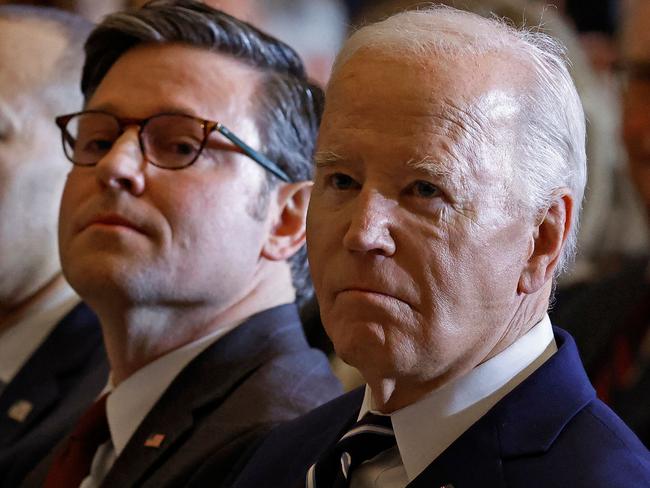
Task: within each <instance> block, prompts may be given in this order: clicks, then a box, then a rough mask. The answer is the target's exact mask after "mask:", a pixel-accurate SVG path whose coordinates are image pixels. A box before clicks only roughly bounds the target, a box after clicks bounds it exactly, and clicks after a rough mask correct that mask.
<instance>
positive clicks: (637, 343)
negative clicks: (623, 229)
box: [553, 0, 650, 446]
mask: <svg viewBox="0 0 650 488" xmlns="http://www.w3.org/2000/svg"><path fill="white" fill-rule="evenodd" d="M649 25H650V2H648V1H647V0H635V1H632V2H630V3H629V4H628V9H627V10H626V11H625V21H624V23H623V32H622V57H623V59H622V76H623V78H624V80H623V81H624V91H623V97H624V99H623V139H624V141H625V145H626V147H627V150H628V166H629V172H630V175H631V179H632V181H633V183H634V184H635V186H636V189H637V190H638V194H639V195H640V197H641V199H642V201H643V202H644V205H645V209H646V216H648V215H650V30H649V29H648V26H649ZM648 229H650V220H648ZM553 318H554V320H555V321H556V322H557V323H558V324H559V325H561V326H563V327H565V328H567V329H569V330H570V331H571V332H572V333H573V334H574V336H575V337H576V341H577V342H578V344H579V345H580V351H581V354H582V358H583V361H584V363H585V366H586V368H587V371H588V373H589V375H590V377H591V380H592V382H593V383H594V385H595V386H596V390H597V392H598V395H599V396H600V398H602V399H603V400H604V401H606V402H607V403H609V404H610V405H611V406H612V408H613V409H614V410H615V411H616V412H617V413H618V414H619V415H620V416H621V417H622V418H623V419H624V420H625V421H626V422H627V423H628V425H630V427H632V429H633V430H635V431H636V432H637V434H638V435H639V437H640V438H641V440H643V441H644V443H645V444H646V446H650V250H646V252H645V253H644V254H640V255H629V256H627V257H624V258H623V259H622V260H620V263H619V270H618V271H617V272H616V273H613V274H612V276H609V277H607V278H606V279H604V280H602V281H600V282H598V283H595V284H591V285H584V286H576V287H574V288H571V289H569V290H566V291H565V292H561V293H559V295H558V300H557V303H556V306H555V311H554V313H553Z"/></svg>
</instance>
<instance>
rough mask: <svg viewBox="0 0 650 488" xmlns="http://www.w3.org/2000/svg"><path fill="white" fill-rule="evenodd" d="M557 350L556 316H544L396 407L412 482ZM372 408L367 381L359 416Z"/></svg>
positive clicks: (395, 422)
mask: <svg viewBox="0 0 650 488" xmlns="http://www.w3.org/2000/svg"><path fill="white" fill-rule="evenodd" d="M556 351H557V346H556V344H555V339H554V337H553V328H552V326H551V321H550V319H549V317H548V315H545V316H544V318H543V319H542V320H541V321H540V322H539V323H538V324H536V325H535V326H534V327H533V328H532V329H531V330H529V331H528V332H527V333H526V334H524V335H523V336H522V337H520V338H519V339H518V340H516V341H515V342H514V343H512V344H511V345H510V346H508V347H507V348H506V349H504V350H503V351H501V352H500V353H499V354H497V355H496V356H494V357H493V358H490V359H489V360H487V361H485V362H484V363H482V364H480V365H478V366H477V367H476V368H474V369H473V370H472V371H470V372H469V373H467V374H466V375H464V376H462V377H460V378H457V379H455V380H453V381H451V382H449V383H447V384H445V385H443V386H441V387H440V388H438V389H437V390H434V391H432V392H431V393H429V394H428V395H427V396H425V397H424V398H422V399H420V400H419V401H417V402H416V403H414V404H412V405H408V406H407V407H404V408H402V409H400V410H397V411H395V412H393V413H392V414H391V419H392V422H393V430H394V432H395V437H396V439H397V446H398V449H399V454H400V456H401V458H402V462H403V464H404V468H405V470H406V474H407V476H408V479H409V482H410V481H413V480H414V479H415V478H416V477H417V476H418V475H419V474H420V473H421V472H422V471H423V470H424V469H425V468H426V467H427V466H428V465H429V464H431V463H432V462H433V460H435V459H436V458H437V457H438V456H439V455H440V454H441V453H442V452H443V451H444V450H445V449H446V448H447V447H449V446H450V445H451V444H452V443H453V442H454V441H455V440H456V439H458V437H460V435H461V434H462V433H463V432H465V431H466V430H467V429H468V428H469V427H471V425H472V424H474V423H475V422H476V421H477V420H478V419H480V418H481V417H482V416H483V415H485V414H486V413H487V412H488V411H489V410H490V409H491V408H492V407H493V406H494V405H495V404H496V403H497V402H498V401H499V400H500V399H501V398H503V397H504V396H505V395H507V394H508V393H509V392H510V391H512V390H513V389H514V388H515V387H516V386H517V385H518V384H519V383H521V382H522V381H523V380H524V379H525V378H526V377H528V376H529V375H530V374H531V373H532V372H533V371H535V370H536V369H537V368H538V367H539V366H541V365H542V364H543V363H544V362H545V361H546V360H547V359H549V358H550V357H551V356H552V355H553V354H554V353H555V352H556ZM372 407H373V401H372V392H371V390H370V387H369V386H366V391H365V396H364V399H363V403H362V405H361V412H360V413H359V418H361V417H363V415H365V413H367V412H368V411H371V410H372ZM423 446H428V449H423Z"/></svg>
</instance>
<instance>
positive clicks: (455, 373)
mask: <svg viewBox="0 0 650 488" xmlns="http://www.w3.org/2000/svg"><path fill="white" fill-rule="evenodd" d="M551 289H552V284H551V282H549V283H547V284H546V285H545V286H544V287H543V288H542V289H541V290H539V291H538V292H537V293H535V294H531V295H523V296H522V297H521V300H520V301H519V304H518V306H517V307H516V309H515V310H514V312H513V313H512V314H511V316H510V318H509V319H508V318H506V319H505V320H504V323H505V324H506V325H505V326H504V327H499V328H498V336H497V332H495V336H494V338H493V339H494V341H493V344H489V345H488V348H486V349H485V351H484V352H482V353H480V354H478V355H476V356H474V357H475V359H474V360H473V361H471V362H466V363H464V364H462V365H458V366H455V367H450V368H449V369H448V370H447V371H446V372H445V373H444V374H442V375H439V376H436V377H433V378H428V377H422V376H415V377H413V376H405V377H396V376H388V375H375V376H373V372H366V371H362V374H363V376H364V379H365V380H366V382H367V383H368V386H370V389H371V391H372V398H373V403H374V409H376V410H378V411H379V412H382V413H391V412H394V411H395V410H399V409H401V408H404V407H406V406H408V405H411V404H413V403H416V402H417V401H418V400H420V399H421V398H423V397H424V396H426V395H428V394H429V393H431V392H432V391H434V390H436V389H438V388H441V387H442V386H444V385H446V384H448V383H449V382H451V381H453V380H455V379H456V378H460V377H462V376H464V375H466V374H467V373H469V372H470V371H471V370H472V369H474V368H475V367H476V366H478V365H480V364H482V363H484V362H485V361H488V360H489V359H491V358H493V357H494V356H496V355H497V354H499V353H500V352H502V351H503V350H504V349H506V348H507V347H508V346H510V345H511V344H513V343H514V342H516V341H517V340H518V339H519V338H520V337H522V336H523V335H525V334H526V333H527V332H528V331H529V330H530V329H532V328H533V327H534V326H535V324H537V323H538V322H539V321H540V320H542V318H543V317H544V314H545V313H546V311H547V309H548V302H549V296H550V293H551ZM367 373H369V374H367Z"/></svg>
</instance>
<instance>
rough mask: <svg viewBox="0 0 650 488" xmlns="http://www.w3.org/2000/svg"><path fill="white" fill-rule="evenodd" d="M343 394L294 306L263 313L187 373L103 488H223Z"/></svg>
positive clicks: (39, 473) (40, 471)
mask: <svg viewBox="0 0 650 488" xmlns="http://www.w3.org/2000/svg"><path fill="white" fill-rule="evenodd" d="M340 393H341V385H340V383H339V382H338V380H337V379H336V378H335V377H334V375H333V374H332V372H331V370H330V368H329V363H328V361H327V358H326V357H325V355H324V354H323V353H322V352H320V351H317V350H314V349H310V348H309V346H308V345H307V341H306V340H305V336H304V334H303V332H302V325H301V323H300V319H299V316H298V312H297V309H296V307H295V305H283V306H280V307H275V308H272V309H269V310H265V311H263V312H260V313H258V314H256V315H254V316H252V317H250V318H249V319H248V320H247V321H246V322H244V323H242V324H241V325H239V326H237V327H236V328H235V329H233V330H232V331H230V332H229V333H228V334H226V335H225V336H223V337H221V338H220V339H219V340H218V341H216V342H215V343H214V344H213V345H211V346H209V347H208V348H207V349H206V350H205V351H203V352H202V353H201V354H199V356H197V357H196V358H195V359H194V360H193V361H191V362H190V363H189V364H188V365H187V366H186V367H185V368H184V369H183V371H181V373H180V374H179V375H178V376H177V377H176V378H175V379H174V381H173V382H172V383H171V385H170V386H169V388H168V389H167V390H166V391H165V392H164V393H163V395H162V397H161V398H160V399H159V400H158V402H157V403H156V404H155V405H154V407H153V409H152V410H151V411H150V412H149V414H148V415H147V416H146V417H145V419H144V420H143V421H142V423H141V424H140V426H139V427H138V429H137V430H136V432H135V433H134V434H133V437H131V439H130V440H129V442H128V444H127V445H126V447H125V448H124V450H123V451H122V453H121V454H120V456H119V457H118V458H117V460H116V461H115V464H114V465H113V467H112V468H111V470H110V471H109V473H108V475H107V476H106V478H105V479H104V482H103V483H102V486H103V487H107V488H109V487H110V488H115V487H119V488H128V487H136V486H137V487H138V488H140V487H152V488H153V487H156V488H161V487H179V486H186V485H188V484H192V483H193V481H192V480H193V479H196V478H197V477H207V478H208V479H209V480H210V483H209V485H208V486H225V485H226V484H227V483H228V480H231V479H233V478H234V477H236V475H237V474H238V473H239V472H240V469H241V466H242V465H243V464H244V461H245V460H246V459H247V457H248V454H249V452H250V450H251V448H252V447H253V446H254V445H255V444H256V442H257V441H258V440H259V439H260V438H261V437H263V436H264V435H266V434H267V433H268V431H269V430H270V429H271V427H273V426H274V425H276V424H277V423H278V422H282V421H286V420H289V419H292V418H295V417H297V416H299V415H301V414H304V413H306V412H308V411H309V410H311V409H313V408H315V407H317V406H319V405H321V404H323V403H325V402H327V401H329V400H331V399H332V398H334V397H336V396H337V395H339V394H340ZM156 434H159V435H162V436H164V437H163V440H162V442H161V443H160V446H158V447H148V446H147V445H146V443H147V440H148V439H149V438H151V437H152V436H155V435H156ZM59 448H60V446H59ZM208 461H209V462H208ZM48 466H49V463H48V460H46V461H45V462H43V463H42V464H41V465H40V466H39V467H38V468H37V470H35V471H34V472H33V473H32V474H31V475H30V477H29V478H28V479H27V480H26V482H25V483H24V485H23V486H29V487H31V486H34V487H36V486H40V484H41V481H42V479H43V478H44V475H45V472H46V470H47V468H48ZM196 486H205V485H200V484H199V485H196Z"/></svg>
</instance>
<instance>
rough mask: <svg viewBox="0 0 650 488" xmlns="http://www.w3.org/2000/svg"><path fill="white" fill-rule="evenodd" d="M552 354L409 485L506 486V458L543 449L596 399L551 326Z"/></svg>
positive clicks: (568, 343) (562, 335)
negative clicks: (554, 340) (554, 348)
mask: <svg viewBox="0 0 650 488" xmlns="http://www.w3.org/2000/svg"><path fill="white" fill-rule="evenodd" d="M555 339H556V341H557V344H558V352H556V353H555V354H554V355H553V356H552V357H551V358H550V359H549V360H548V361H547V362H546V363H544V364H543V365H542V366H541V367H540V368H539V369H538V370H536V371H535V372H534V373H533V374H532V375H531V376H529V377H528V378H527V379H526V380H524V382H523V383H522V384H520V385H519V386H518V387H517V388H515V389H514V390H513V391H512V392H510V393H509V394H508V395H507V396H505V397H504V398H503V399H502V400H501V401H500V402H499V403H497V404H496V405H495V406H494V407H493V408H492V410H490V412H488V414H487V415H485V416H484V417H482V418H481V419H480V420H479V421H478V422H476V423H475V424H474V425H473V426H472V427H470V428H469V429H468V430H467V431H466V432H465V433H464V434H463V435H462V436H461V437H460V438H459V439H458V440H457V441H456V442H454V443H453V444H452V445H451V446H450V447H449V448H448V449H447V450H445V452H443V453H442V454H441V455H440V456H439V457H438V458H437V459H436V460H435V461H434V462H433V463H432V464H431V465H429V466H428V467H427V469H425V470H424V471H423V472H422V473H421V474H420V476H418V477H417V478H416V479H415V480H413V482H412V483H410V484H409V485H408V486H409V488H425V487H427V488H430V487H435V488H437V487H444V486H446V485H451V486H453V487H454V488H466V487H474V486H490V487H502V486H503V487H505V486H506V481H505V475H504V472H503V466H504V464H506V463H507V462H508V460H510V459H514V458H518V457H521V456H535V455H540V454H543V453H544V452H546V451H548V449H550V447H551V446H552V444H553V442H554V441H555V439H556V438H557V436H558V435H560V433H561V431H562V430H563V429H564V427H565V426H566V424H567V423H568V422H569V421H570V420H571V419H572V418H573V416H574V415H575V414H576V413H577V412H578V411H580V410H581V409H583V408H584V407H585V405H587V404H588V403H589V402H590V401H591V400H593V399H594V398H595V394H594V391H593V388H592V387H591V385H590V383H589V380H588V379H587V376H586V374H585V372H584V369H583V367H582V364H581V363H580V358H579V356H578V351H577V349H576V347H575V343H574V342H573V339H572V338H571V337H570V336H569V335H568V334H567V333H566V332H564V331H562V330H561V329H555Z"/></svg>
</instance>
